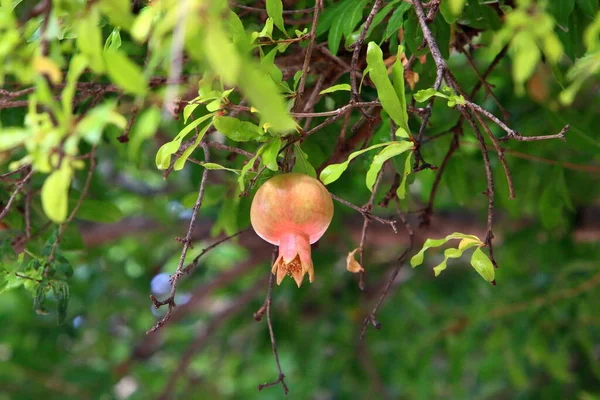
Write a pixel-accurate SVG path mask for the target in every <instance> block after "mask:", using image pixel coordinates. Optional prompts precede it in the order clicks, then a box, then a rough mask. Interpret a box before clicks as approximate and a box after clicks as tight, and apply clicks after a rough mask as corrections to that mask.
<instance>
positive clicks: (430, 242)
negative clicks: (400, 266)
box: [410, 232, 483, 268]
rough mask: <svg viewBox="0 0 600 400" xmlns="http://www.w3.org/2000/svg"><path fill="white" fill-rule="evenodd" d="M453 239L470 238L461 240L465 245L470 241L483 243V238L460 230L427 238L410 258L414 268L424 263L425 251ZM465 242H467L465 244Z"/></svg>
mask: <svg viewBox="0 0 600 400" xmlns="http://www.w3.org/2000/svg"><path fill="white" fill-rule="evenodd" d="M452 239H469V240H468V241H461V245H463V246H464V245H465V244H469V243H477V244H478V245H483V242H482V241H481V240H479V238H478V237H477V236H475V235H467V234H464V233H460V232H454V233H451V234H450V235H448V236H446V237H445V238H443V239H427V240H426V241H425V244H424V245H423V248H421V250H419V252H418V253H417V254H415V255H414V256H413V257H412V258H411V259H410V265H411V266H412V267H413V268H414V267H416V266H418V265H421V264H423V259H424V257H425V251H426V250H427V249H429V248H432V247H440V246H443V245H444V244H445V243H446V242H448V241H449V240H452ZM463 242H464V243H465V244H463ZM459 247H460V245H459Z"/></svg>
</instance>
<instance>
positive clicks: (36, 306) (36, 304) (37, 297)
mask: <svg viewBox="0 0 600 400" xmlns="http://www.w3.org/2000/svg"><path fill="white" fill-rule="evenodd" d="M47 289H48V287H47V286H46V283H44V282H41V283H39V284H38V285H37V286H36V289H35V294H34V296H33V310H34V311H35V313H36V314H38V315H47V314H48V310H46V307H45V306H44V303H45V302H46V291H47Z"/></svg>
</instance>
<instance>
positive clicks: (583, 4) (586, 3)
mask: <svg viewBox="0 0 600 400" xmlns="http://www.w3.org/2000/svg"><path fill="white" fill-rule="evenodd" d="M563 1H566V0H563ZM577 5H578V6H579V8H580V9H581V10H582V11H583V12H584V13H585V14H586V15H587V16H588V17H590V18H594V16H596V13H597V12H598V6H599V5H598V0H577Z"/></svg>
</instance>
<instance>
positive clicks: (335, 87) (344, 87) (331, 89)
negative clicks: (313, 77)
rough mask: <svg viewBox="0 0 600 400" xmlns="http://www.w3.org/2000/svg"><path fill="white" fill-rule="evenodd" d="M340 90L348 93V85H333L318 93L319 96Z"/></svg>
mask: <svg viewBox="0 0 600 400" xmlns="http://www.w3.org/2000/svg"><path fill="white" fill-rule="evenodd" d="M340 90H344V91H348V92H349V91H350V85H349V84H347V83H340V84H339V85H333V86H330V87H328V88H327V89H323V90H321V91H320V92H319V94H326V93H333V92H339V91H340Z"/></svg>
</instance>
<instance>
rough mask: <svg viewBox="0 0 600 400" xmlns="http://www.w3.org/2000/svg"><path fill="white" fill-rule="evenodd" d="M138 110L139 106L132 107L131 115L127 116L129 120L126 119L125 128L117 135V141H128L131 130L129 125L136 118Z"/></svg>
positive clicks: (131, 124)
mask: <svg viewBox="0 0 600 400" xmlns="http://www.w3.org/2000/svg"><path fill="white" fill-rule="evenodd" d="M139 112H140V107H137V106H136V107H134V108H133V110H132V111H131V116H130V117H129V120H128V121H127V126H126V127H125V130H124V131H123V133H122V134H121V135H119V137H117V140H118V141H119V142H121V143H127V142H129V132H130V131H131V127H132V126H133V123H134V122H135V120H136V119H137V116H138V114H139Z"/></svg>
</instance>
